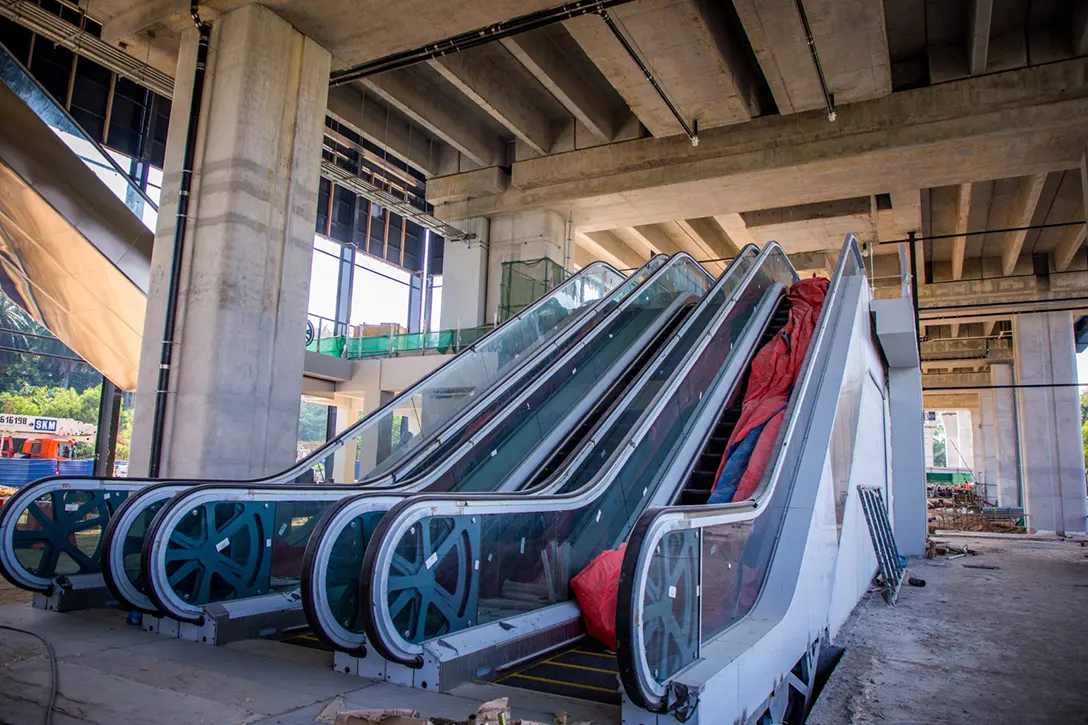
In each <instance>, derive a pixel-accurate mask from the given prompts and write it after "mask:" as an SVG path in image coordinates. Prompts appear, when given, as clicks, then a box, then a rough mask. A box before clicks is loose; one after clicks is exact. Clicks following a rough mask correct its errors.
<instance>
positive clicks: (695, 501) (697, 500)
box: [680, 488, 710, 506]
mask: <svg viewBox="0 0 1088 725" xmlns="http://www.w3.org/2000/svg"><path fill="white" fill-rule="evenodd" d="M709 499H710V491H704V490H703V489H701V488H694V489H691V488H685V489H684V490H683V491H682V492H681V493H680V505H681V506H702V505H703V504H705V503H706V502H707V500H709Z"/></svg>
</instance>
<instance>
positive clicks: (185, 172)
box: [147, 3, 212, 478]
mask: <svg viewBox="0 0 1088 725" xmlns="http://www.w3.org/2000/svg"><path fill="white" fill-rule="evenodd" d="M192 12H193V18H194V20H198V19H199V17H200V16H199V15H197V13H196V5H195V3H194V5H193V11H192ZM199 30H200V40H199V41H198V44H197V51H196V69H195V70H194V71H193V96H192V99H191V100H190V102H189V129H188V133H187V135H186V137H185V159H184V161H183V162H182V167H181V187H180V190H179V191H178V213H177V223H176V225H175V226H174V252H173V256H172V258H171V260H170V283H169V287H168V288H167V293H166V321H165V322H164V323H163V332H162V351H161V353H160V356H159V382H158V386H157V387H156V390H155V418H154V420H153V422H152V428H151V456H150V459H149V460H148V464H147V475H148V476H149V477H150V478H158V477H159V467H160V463H161V461H162V438H163V433H164V429H165V428H166V403H167V397H168V392H169V389H170V365H171V363H172V362H173V357H174V333H175V330H174V328H175V325H176V322H177V313H178V288H179V287H180V286H181V262H182V255H183V253H184V251H185V247H184V245H185V232H186V230H187V228H188V225H189V195H190V192H191V191H192V187H193V164H194V161H195V158H196V138H197V132H198V131H199V126H200V107H201V104H202V102H203V100H204V76H205V74H206V70H207V65H208V44H209V40H210V38H211V32H212V30H211V25H208V24H207V23H200V24H199Z"/></svg>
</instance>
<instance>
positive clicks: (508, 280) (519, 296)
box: [498, 257, 570, 323]
mask: <svg viewBox="0 0 1088 725" xmlns="http://www.w3.org/2000/svg"><path fill="white" fill-rule="evenodd" d="M569 276H570V273H569V272H567V270H565V269H564V268H563V265H561V264H559V263H558V262H556V261H554V260H551V259H548V258H547V257H541V258H540V259H525V260H516V261H511V262H503V263H502V287H501V289H500V292H499V310H498V313H499V322H500V323H502V322H506V321H507V320H509V319H510V318H511V317H513V316H514V315H516V314H518V313H519V312H521V311H522V310H524V309H525V308H526V307H528V306H529V305H531V304H533V303H534V302H536V301H537V300H539V299H540V298H541V297H543V296H544V295H546V294H548V292H550V291H551V290H553V289H554V288H555V287H557V286H559V285H560V284H562V283H563V282H565V281H566V280H567V278H568V277H569Z"/></svg>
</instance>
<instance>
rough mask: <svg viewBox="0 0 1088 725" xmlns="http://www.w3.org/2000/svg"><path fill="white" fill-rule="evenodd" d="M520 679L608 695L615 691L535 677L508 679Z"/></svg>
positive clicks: (511, 676) (523, 676)
mask: <svg viewBox="0 0 1088 725" xmlns="http://www.w3.org/2000/svg"><path fill="white" fill-rule="evenodd" d="M513 677H521V678H523V679H526V680H536V681H537V682H547V683H548V684H551V685H560V686H562V687H579V688H581V689H583V690H595V691H596V692H607V693H609V694H615V692H616V691H615V690H609V689H608V688H607V687H595V686H593V685H582V684H579V683H577V682H562V681H560V680H552V679H549V678H547V677H537V676H536V675H510V676H509V677H508V678H504V679H510V678H513Z"/></svg>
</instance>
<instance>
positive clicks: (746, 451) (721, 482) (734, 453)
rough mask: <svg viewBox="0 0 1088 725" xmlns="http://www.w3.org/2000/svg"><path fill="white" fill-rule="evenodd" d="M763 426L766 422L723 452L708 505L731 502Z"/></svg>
mask: <svg viewBox="0 0 1088 725" xmlns="http://www.w3.org/2000/svg"><path fill="white" fill-rule="evenodd" d="M765 425H767V423H766V421H764V422H763V424H761V425H758V426H756V427H755V428H753V429H752V430H750V431H748V435H746V436H744V438H742V439H741V440H740V443H736V444H734V445H733V447H732V448H730V449H729V450H728V451H726V452H725V467H724V468H722V475H720V476H718V485H717V486H716V487H715V488H714V492H713V493H712V494H710V498H709V499H708V500H707V504H708V505H710V504H717V503H729V502H730V501H732V500H733V495H734V494H735V493H736V492H737V486H739V485H740V479H741V476H743V475H744V472H745V471H747V470H748V462H749V461H750V460H751V459H752V451H754V450H755V447H756V442H757V441H758V440H759V434H760V433H762V432H763V426H765Z"/></svg>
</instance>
